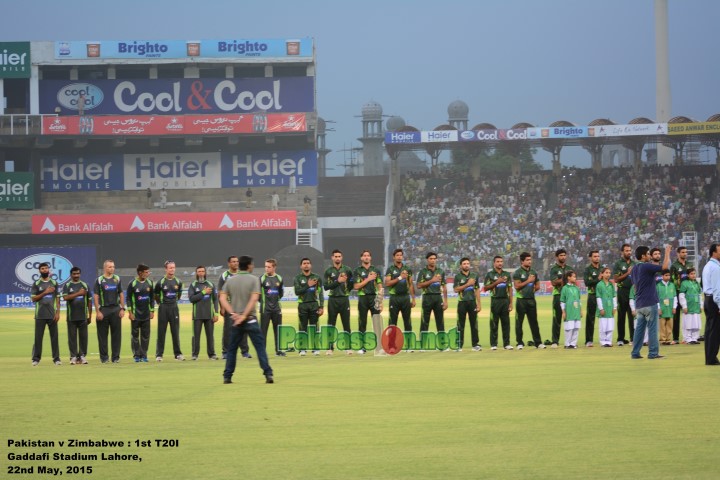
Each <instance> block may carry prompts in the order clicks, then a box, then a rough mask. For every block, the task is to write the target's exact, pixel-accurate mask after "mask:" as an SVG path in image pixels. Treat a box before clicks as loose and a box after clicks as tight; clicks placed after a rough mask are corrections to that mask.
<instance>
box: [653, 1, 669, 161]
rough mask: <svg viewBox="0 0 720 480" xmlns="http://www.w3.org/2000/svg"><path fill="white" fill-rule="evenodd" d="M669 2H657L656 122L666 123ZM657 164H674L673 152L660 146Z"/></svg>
mask: <svg viewBox="0 0 720 480" xmlns="http://www.w3.org/2000/svg"><path fill="white" fill-rule="evenodd" d="M668 58H669V57H668V0H655V121H657V122H658V123H666V122H667V121H668V120H670V118H671V117H672V115H671V102H670V100H671V98H670V65H669V59H668ZM657 162H658V164H660V165H668V164H671V163H673V152H672V150H670V149H669V148H667V147H664V146H662V145H661V144H658V146H657Z"/></svg>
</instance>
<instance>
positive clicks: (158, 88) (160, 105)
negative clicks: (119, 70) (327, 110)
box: [40, 77, 315, 115]
mask: <svg viewBox="0 0 720 480" xmlns="http://www.w3.org/2000/svg"><path fill="white" fill-rule="evenodd" d="M81 94H82V95H84V98H85V111H86V112H87V113H92V114H94V115H103V114H104V115H143V114H156V115H193V114H204V113H251V112H265V113H277V112H288V113H302V112H312V111H314V109H315V78H314V77H279V78H225V79H219V78H176V79H153V80H140V79H133V80H93V81H88V82H83V81H76V82H70V81H68V80H41V81H40V113H57V112H56V110H55V109H56V108H59V109H60V112H59V113H60V114H61V115H73V114H77V109H78V108H77V102H78V98H80V95H81Z"/></svg>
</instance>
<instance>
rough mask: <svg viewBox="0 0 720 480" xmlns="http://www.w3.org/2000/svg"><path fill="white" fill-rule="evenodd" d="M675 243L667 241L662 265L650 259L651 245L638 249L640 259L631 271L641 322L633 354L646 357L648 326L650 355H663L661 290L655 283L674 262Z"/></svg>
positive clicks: (638, 323)
mask: <svg viewBox="0 0 720 480" xmlns="http://www.w3.org/2000/svg"><path fill="white" fill-rule="evenodd" d="M671 251H672V246H671V245H665V258H664V259H663V264H662V266H660V265H658V264H656V263H652V262H650V260H651V257H650V248H649V247H646V246H644V245H643V246H640V247H637V248H636V249H635V258H637V259H638V261H639V262H640V263H638V264H637V265H635V266H634V267H633V269H632V271H631V272H630V277H631V278H632V283H633V285H635V312H637V326H636V327H635V336H634V337H633V349H632V353H631V354H630V357H631V358H643V357H642V356H641V355H640V349H642V346H643V339H644V337H645V329H646V328H647V330H648V358H649V359H654V358H663V357H664V355H660V345H659V343H658V325H657V323H658V307H657V306H658V303H659V301H660V300H659V299H658V294H657V289H656V287H655V275H656V274H657V273H658V272H660V271H661V270H666V269H667V268H668V267H669V266H670V252H671Z"/></svg>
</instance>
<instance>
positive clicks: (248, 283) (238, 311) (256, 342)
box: [220, 255, 274, 383]
mask: <svg viewBox="0 0 720 480" xmlns="http://www.w3.org/2000/svg"><path fill="white" fill-rule="evenodd" d="M239 263H240V272H239V273H238V274H237V275H235V276H234V277H230V278H228V279H227V282H225V284H223V287H222V291H221V292H220V305H221V306H222V308H223V310H224V311H225V312H226V314H227V315H228V316H229V317H230V319H231V320H232V322H233V324H232V327H230V344H229V345H228V351H227V361H226V362H225V372H224V373H223V378H224V381H223V383H232V376H233V373H234V372H235V364H236V362H237V350H238V347H239V346H240V340H241V339H242V337H243V335H244V334H247V335H248V336H249V337H250V341H252V344H253V346H254V347H255V351H256V352H257V356H258V362H259V363H260V368H262V371H263V374H264V375H265V383H274V380H273V370H272V368H271V367H270V363H269V362H268V357H267V352H266V351H265V338H264V337H263V334H262V331H261V330H260V324H259V323H258V319H257V313H256V311H255V306H256V305H257V303H258V300H259V298H260V280H258V278H257V277H255V276H254V275H252V271H253V259H252V257H248V256H246V255H243V256H241V257H240V262H239ZM228 296H229V297H230V300H229V301H228Z"/></svg>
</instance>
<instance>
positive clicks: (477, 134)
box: [460, 128, 527, 142]
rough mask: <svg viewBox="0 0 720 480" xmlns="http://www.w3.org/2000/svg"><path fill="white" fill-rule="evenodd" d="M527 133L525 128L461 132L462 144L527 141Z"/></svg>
mask: <svg viewBox="0 0 720 480" xmlns="http://www.w3.org/2000/svg"><path fill="white" fill-rule="evenodd" d="M525 139H527V133H526V132H525V129H524V128H516V129H505V128H502V129H497V130H463V131H461V132H460V141H461V142H496V141H505V140H525Z"/></svg>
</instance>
